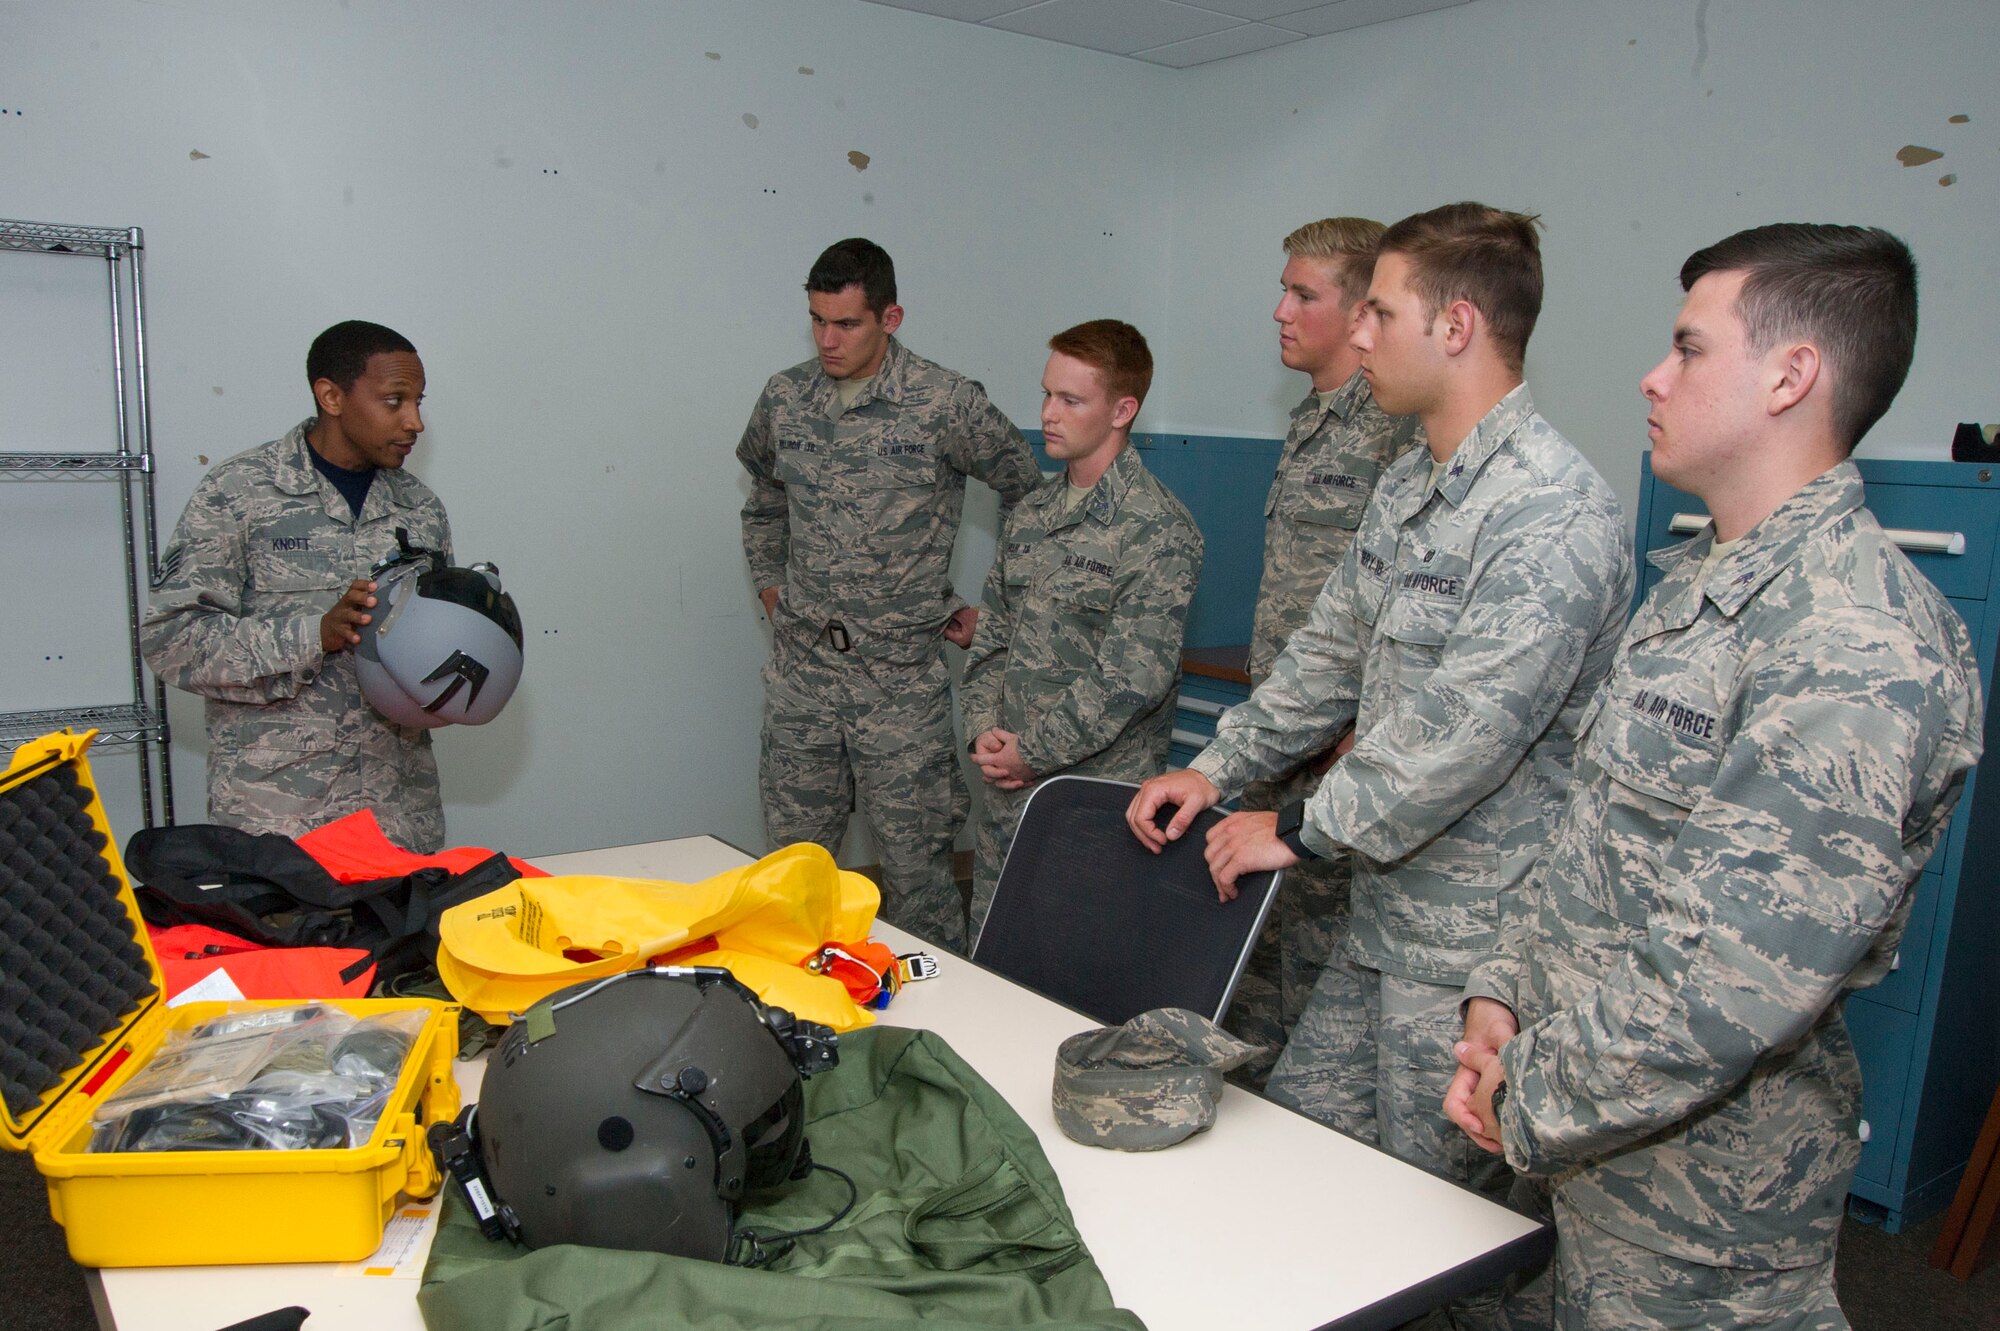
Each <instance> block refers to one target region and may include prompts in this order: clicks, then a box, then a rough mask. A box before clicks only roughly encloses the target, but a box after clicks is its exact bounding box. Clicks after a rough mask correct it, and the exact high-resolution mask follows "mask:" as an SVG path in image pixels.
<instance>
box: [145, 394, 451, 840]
mask: <svg viewBox="0 0 2000 1331" xmlns="http://www.w3.org/2000/svg"><path fill="white" fill-rule="evenodd" d="M312 424H313V422H312V421H311V420H305V421H302V422H300V423H299V425H297V426H296V427H295V428H294V429H293V430H292V431H291V433H289V434H287V435H286V436H285V437H284V438H282V439H278V440H275V441H273V442H271V443H268V444H264V445H262V446H261V447H258V448H253V449H251V450H250V451H249V452H247V453H239V454H237V455H236V456H235V457H233V458H230V459H229V460H228V461H226V462H223V463H221V464H219V465H218V466H216V467H215V468H213V469H212V470H211V471H210V472H209V473H208V475H206V476H204V477H202V479H201V483H200V484H199V485H197V486H195V491H194V494H193V496H192V497H190V498H189V500H188V505H187V511H186V512H185V513H183V514H182V515H181V521H180V525H179V526H178V527H176V528H175V529H174V537H173V540H172V542H171V543H170V544H169V545H168V546H167V549H166V553H165V555H164V556H163V557H162V558H161V560H160V575H159V577H158V578H157V579H156V580H155V581H154V583H153V592H152V599H151V603H150V604H149V606H148V607H147V613H146V622H145V624H144V626H143V627H142V628H141V629H140V644H141V646H142V648H143V650H144V653H145V657H146V664H147V665H149V666H151V667H152V669H153V672H154V673H155V674H157V675H158V676H159V677H160V678H161V679H163V680H165V681H166V682H167V683H169V684H171V685H173V686H174V687H175V688H181V689H186V690H188V691H189V692H191V693H199V694H201V695H202V696H203V697H204V698H206V699H207V707H206V710H207V714H208V816H209V817H210V818H211V819H213V820H214V821H215V822H218V823H222V824H224V825H226V826H230V827H240V828H243V829H245V830H247V831H251V832H279V833H282V834H284V835H286V836H298V835H300V834H301V833H304V832H308V831H311V830H312V829H313V828H315V827H318V826H319V825H320V824H322V823H326V822H330V821H332V820H333V819H335V818H340V817H343V816H345V815H347V814H350V813H353V812H354V811H355V810H357V809H365V808H372V809H374V810H375V813H376V816H377V817H378V818H379V819H380V821H381V823H382V830H383V831H385V832H387V833H388V835H389V837H390V839H391V840H393V841H395V842H396V843H397V844H399V845H401V846H403V847H405V848H407V849H409V850H415V851H420V852H426V853H428V852H430V851H435V850H438V849H440V848H441V847H442V846H443V845H444V806H443V802H442V800H441V798H440V795H439V792H438V771H437V759H436V758H435V757H434V756H433V755H432V753H431V737H430V732H429V731H427V730H417V729H410V728H406V727H403V726H399V725H396V724H394V723H393V722H391V721H389V720H388V719H386V718H385V717H383V715H382V714H381V713H380V712H377V711H376V710H375V709H374V708H373V707H371V706H369V705H368V702H367V700H366V699H364V698H363V697H362V696H361V682H360V679H359V678H358V676H357V675H356V673H355V667H354V654H353V653H352V652H349V651H339V652H334V653H332V654H328V653H326V652H325V651H323V650H322V649H321V647H320V619H321V618H322V617H323V616H324V615H325V614H326V612H327V611H329V610H331V609H332V608H333V606H334V603H335V602H336V601H338V600H339V599H340V597H341V595H342V594H343V593H344V592H345V591H346V590H347V585H348V584H349V583H350V582H352V581H353V580H354V579H356V578H365V577H367V576H368V571H369V569H370V568H371V567H372V566H373V565H374V563H375V561H376V560H378V559H381V558H382V557H383V556H385V555H388V554H391V553H393V552H394V551H395V550H396V528H398V527H403V528H406V529H407V530H408V531H409V534H410V540H411V542H412V543H414V544H416V545H421V546H426V547H429V548H431V549H436V550H442V551H444V552H445V553H446V555H447V556H449V554H450V551H451V527H450V524H449V523H447V522H446V520H445V515H444V505H442V504H441V503H439V502H438V498H437V496H436V495H434V494H432V493H431V490H430V487H429V486H427V485H425V484H424V483H423V482H422V481H420V480H418V479H417V478H416V477H415V476H413V475H411V474H410V473H409V472H408V471H403V470H395V469H388V468H384V469H381V470H378V471H377V472H376V473H375V479H374V481H373V483H372V484H371V485H370V486H369V490H368V499H367V502H366V503H365V504H363V505H362V509H361V515H360V517H359V518H357V517H355V516H354V511H353V510H352V509H351V508H349V507H348V504H347V500H345V499H344V498H342V497H341V495H340V492H339V491H338V490H336V489H334V487H333V483H332V482H331V481H329V480H327V479H326V478H325V477H324V476H321V475H320V474H319V472H318V471H317V470H315V469H314V467H313V463H312V455H311V450H310V447H309V446H308V445H307V443H306V439H305V435H306V430H307V429H308V428H310V427H311V425H312Z"/></svg>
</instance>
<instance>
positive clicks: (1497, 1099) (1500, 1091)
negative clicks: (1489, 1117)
mask: <svg viewBox="0 0 2000 1331" xmlns="http://www.w3.org/2000/svg"><path fill="white" fill-rule="evenodd" d="M1492 1103H1493V1118H1494V1120H1495V1121H1496V1122H1497V1121H1499V1118H1500V1106H1501V1105H1504V1104H1506V1103H1507V1083H1506V1082H1504V1081H1503V1082H1501V1083H1500V1084H1499V1085H1498V1086H1495V1087H1494V1088H1493V1102H1492Z"/></svg>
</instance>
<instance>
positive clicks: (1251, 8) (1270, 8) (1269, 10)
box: [1187, 0, 1312, 27]
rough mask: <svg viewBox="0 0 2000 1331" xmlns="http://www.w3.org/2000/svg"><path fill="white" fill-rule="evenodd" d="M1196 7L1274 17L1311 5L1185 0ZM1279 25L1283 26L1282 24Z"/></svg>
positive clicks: (1291, 0) (1302, 1)
mask: <svg viewBox="0 0 2000 1331" xmlns="http://www.w3.org/2000/svg"><path fill="white" fill-rule="evenodd" d="M1187 3H1188V4H1190V5H1193V6H1194V7H1195V8H1196V9H1212V10H1214V11H1215V12H1216V13H1218V14H1227V15H1229V16H1230V17H1231V18H1243V19H1254V20H1260V21H1261V20H1263V19H1274V18H1276V17H1278V15H1280V14H1296V13H1297V12H1298V11H1299V10H1301V9H1306V8H1309V7H1310V6H1311V3H1312V0H1187ZM1279 26H1281V27H1282V26H1283V25H1282V24H1281V25H1279Z"/></svg>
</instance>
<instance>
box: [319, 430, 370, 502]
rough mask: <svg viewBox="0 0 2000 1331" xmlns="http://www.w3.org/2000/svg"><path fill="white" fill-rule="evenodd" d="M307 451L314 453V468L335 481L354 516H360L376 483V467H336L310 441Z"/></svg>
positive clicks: (335, 486) (334, 485) (334, 483)
mask: <svg viewBox="0 0 2000 1331" xmlns="http://www.w3.org/2000/svg"><path fill="white" fill-rule="evenodd" d="M306 452H308V453H310V454H312V460H313V466H314V468H316V469H317V470H318V472H319V474H320V475H322V476H324V477H326V478H327V479H328V480H329V481H332V482H333V488H334V489H336V490H338V491H340V497H341V498H342V499H345V500H346V501H347V506H348V507H349V508H350V509H352V510H354V516H355V517H356V518H359V517H360V516H361V506H362V505H363V504H365V503H367V502H368V487H369V486H371V485H373V484H374V483H375V470H376V469H375V468H374V467H363V468H362V469H361V470H360V471H349V470H348V469H347V468H345V467H336V466H334V465H333V464H332V463H331V462H328V461H327V460H326V459H325V458H323V457H321V456H320V455H319V450H318V449H317V448H314V447H313V446H312V445H311V444H310V443H308V444H307V445H306Z"/></svg>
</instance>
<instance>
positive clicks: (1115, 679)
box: [961, 446, 1202, 936]
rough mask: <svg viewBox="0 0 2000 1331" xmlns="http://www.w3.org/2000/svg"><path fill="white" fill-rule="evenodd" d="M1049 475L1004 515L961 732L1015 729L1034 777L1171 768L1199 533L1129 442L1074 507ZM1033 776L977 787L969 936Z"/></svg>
mask: <svg viewBox="0 0 2000 1331" xmlns="http://www.w3.org/2000/svg"><path fill="white" fill-rule="evenodd" d="M1068 489H1069V480H1068V478H1067V477H1066V476H1062V475H1057V476H1051V477H1049V478H1047V479H1046V480H1044V481H1043V482H1042V486H1041V488H1040V489H1038V490H1036V491H1035V492H1034V493H1033V494H1031V495H1029V496H1028V498H1027V500H1026V501H1025V502H1023V503H1022V504H1021V505H1020V506H1019V507H1017V508H1016V509H1015V510H1014V512H1013V513H1012V514H1011V515H1009V517H1008V519H1007V523H1006V527H1005V529H1004V531H1003V532H1002V534H1001V543H1000V553H999V555H998V557H997V558H995V559H994V561H993V569H992V572H991V573H989V574H988V575H987V579H986V598H985V599H986V606H985V609H984V610H983V611H981V613H980V616H979V630H978V632H977V633H976V634H975V635H974V637H973V640H972V652H971V655H970V656H968V657H967V658H966V665H965V686H964V688H963V690H961V699H962V701H963V704H964V707H965V731H966V734H968V735H972V736H977V735H982V734H984V733H985V732H986V731H988V730H991V729H992V728H993V727H995V726H998V727H1000V728H1001V729H1003V730H1009V731H1012V732H1013V733H1014V734H1016V735H1018V736H1020V752H1021V761H1022V762H1023V763H1025V764H1026V765H1027V768H1028V770H1029V771H1031V772H1033V773H1034V774H1035V776H1036V777H1037V779H1040V778H1044V777H1050V776H1055V775H1057V774H1059V773H1074V774H1078V775H1086V776H1102V777H1111V778H1114V779H1117V780H1124V781H1138V780H1143V779H1145V778H1146V777H1148V776H1151V775H1152V774H1153V773H1155V772H1157V771H1159V770H1160V768H1161V767H1162V766H1164V765H1165V764H1166V759H1167V746H1168V743H1169V741H1170V736H1171V734H1172V731H1173V723H1174V694H1175V684H1176V683H1177V681H1178V680H1179V679H1180V664H1181V638H1182V630H1183V626H1184V625H1185V624H1186V622H1187V609H1188V602H1189V601H1191V600H1193V599H1194V588H1195V582H1196V580H1197V579H1198V578H1199V577H1200V576H1201V549H1202V543H1201V533H1200V531H1199V530H1197V529H1196V527H1195V523H1194V519H1193V518H1191V517H1189V516H1188V511H1187V509H1185V508H1183V507H1182V506H1181V501H1180V500H1178V499H1176V498H1174V496H1173V494H1172V492H1170V491H1169V490H1168V489H1167V488H1166V487H1165V486H1164V485H1161V484H1160V482H1159V481H1158V480H1157V479H1155V478H1154V476H1153V474H1152V473H1151V472H1149V471H1147V470H1146V464H1145V463H1144V462H1142V461H1140V459H1139V453H1138V450H1137V449H1134V448H1131V447H1129V446H1128V447H1126V448H1125V449H1124V450H1123V451H1121V452H1120V453H1119V454H1118V456H1117V458H1116V459H1115V460H1114V461H1113V462H1112V464H1111V466H1110V467H1109V468H1108V469H1107V470H1106V471H1105V473H1104V475H1103V476H1102V477H1100V478H1099V479H1098V482H1097V484H1096V485H1095V486H1094V487H1092V489H1091V491H1090V496H1089V498H1088V499H1086V500H1084V501H1083V503H1082V505H1081V506H1080V507H1078V508H1075V509H1070V510H1065V508H1064V505H1063V499H1064V496H1065V492H1066V491H1067V490H1068ZM1034 789H1035V783H1032V782H1031V783H1030V784H1029V785H1027V786H1025V787H1023V788H1022V789H1020V790H1011V791H1010V790H1000V789H998V788H996V787H993V786H988V787H986V789H985V792H984V795H985V802H986V813H985V817H983V818H982V819H981V820H980V823H979V836H978V844H977V850H976V853H975V865H974V869H973V889H972V924H973V931H974V935H975V936H977V932H978V928H979V926H980V924H982V923H983V922H984V921H985V919H986V911H987V908H988V907H989V906H991V905H992V904H993V887H994V883H995V881H996V880H997V879H998V878H999V875H1000V862H1001V860H1002V859H1003V858H1004V857H1005V855H1006V851H1007V843H1008V842H1009V841H1010V840H1012V838H1013V835H1014V826H1015V824H1016V823H1017V822H1018V821H1019V820H1020V816H1021V808H1022V806H1023V805H1025V804H1026V803H1027V801H1028V796H1029V795H1031V794H1033V793H1034Z"/></svg>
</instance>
